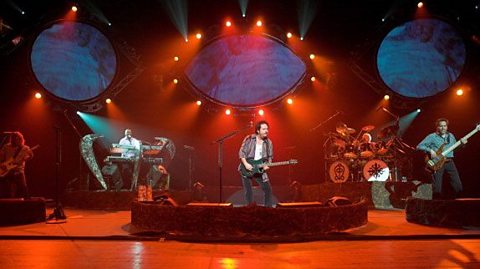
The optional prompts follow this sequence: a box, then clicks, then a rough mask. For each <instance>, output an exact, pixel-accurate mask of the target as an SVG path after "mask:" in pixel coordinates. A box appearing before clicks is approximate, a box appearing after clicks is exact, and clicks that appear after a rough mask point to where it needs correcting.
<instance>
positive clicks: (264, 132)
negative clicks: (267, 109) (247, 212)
mask: <svg viewBox="0 0 480 269" xmlns="http://www.w3.org/2000/svg"><path fill="white" fill-rule="evenodd" d="M268 128H269V125H268V123H267V122H266V121H259V122H258V123H257V124H256V125H255V134H251V135H248V136H247V137H245V139H244V140H243V142H242V146H241V147H240V150H239V152H238V154H239V158H240V161H241V162H242V164H243V165H244V166H245V168H246V169H247V170H249V171H252V168H253V167H252V165H251V164H249V163H248V162H247V159H253V160H260V159H262V160H263V161H266V162H272V159H273V144H272V141H271V140H270V139H269V138H268ZM238 169H239V171H240V166H239V168H238ZM268 169H269V167H268V166H265V167H264V171H266V170H268ZM241 179H242V184H243V188H244V192H245V200H246V202H247V205H253V204H254V203H253V193H252V182H251V181H252V180H255V181H256V182H257V183H258V184H259V185H260V187H261V188H262V190H263V193H264V205H265V207H272V206H273V204H272V186H271V185H270V180H269V178H268V175H267V173H262V174H261V175H255V176H253V177H246V176H243V175H242V176H241Z"/></svg>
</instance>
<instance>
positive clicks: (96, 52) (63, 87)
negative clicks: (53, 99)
mask: <svg viewBox="0 0 480 269" xmlns="http://www.w3.org/2000/svg"><path fill="white" fill-rule="evenodd" d="M31 64H32V70H33V73H34V74H35V77H36V78H37V80H38V81H39V82H40V84H41V85H42V86H43V87H44V88H45V89H46V90H47V91H49V92H50V93H52V94H53V95H55V96H57V97H60V98H63V99H66V100H70V101H83V100H88V99H91V98H94V97H96V96H98V95H100V94H101V93H102V92H103V91H105V90H106V89H107V87H108V86H109V85H110V83H111V82H112V80H113V77H114V76H115V72H116V69H117V59H116V55H115V51H114V49H113V47H112V45H111V43H110V42H109V41H108V39H107V38H106V37H105V36H104V35H103V34H102V33H101V32H100V31H99V30H97V29H96V28H94V27H93V26H90V25H88V24H85V23H79V22H62V23H56V24H53V25H51V26H50V27H49V28H47V29H45V30H43V31H42V32H41V33H40V34H39V35H38V37H37V38H36V40H35V42H34V44H33V47H32V53H31Z"/></svg>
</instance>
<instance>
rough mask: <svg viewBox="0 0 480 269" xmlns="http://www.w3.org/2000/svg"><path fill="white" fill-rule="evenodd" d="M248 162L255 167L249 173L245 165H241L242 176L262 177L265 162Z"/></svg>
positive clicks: (249, 160) (248, 160)
mask: <svg viewBox="0 0 480 269" xmlns="http://www.w3.org/2000/svg"><path fill="white" fill-rule="evenodd" d="M247 162H248V163H249V164H250V165H252V166H253V169H252V171H248V170H247V168H245V165H243V163H241V164H240V174H241V175H242V176H244V177H253V176H256V175H258V176H260V175H262V174H263V173H264V172H265V171H264V170H263V164H264V162H263V160H253V159H247Z"/></svg>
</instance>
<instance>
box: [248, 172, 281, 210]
mask: <svg viewBox="0 0 480 269" xmlns="http://www.w3.org/2000/svg"><path fill="white" fill-rule="evenodd" d="M241 178H242V183H243V190H244V192H245V201H246V202H247V205H250V204H252V203H253V192H252V180H253V179H255V181H257V183H258V185H260V187H261V188H262V191H263V194H264V205H265V207H273V203H272V186H271V185H270V181H266V182H264V181H263V179H262V177H261V176H259V177H244V176H241Z"/></svg>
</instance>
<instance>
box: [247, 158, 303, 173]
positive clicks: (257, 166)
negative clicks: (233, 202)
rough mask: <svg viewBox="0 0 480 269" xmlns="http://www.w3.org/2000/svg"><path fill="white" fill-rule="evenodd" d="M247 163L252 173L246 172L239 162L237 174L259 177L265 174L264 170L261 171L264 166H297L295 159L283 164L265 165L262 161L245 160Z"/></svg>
mask: <svg viewBox="0 0 480 269" xmlns="http://www.w3.org/2000/svg"><path fill="white" fill-rule="evenodd" d="M247 163H249V164H250V165H252V166H253V168H252V171H248V170H247V168H245V165H243V163H242V162H241V163H240V171H239V172H240V174H241V175H242V176H244V177H253V176H261V175H262V174H263V173H264V172H265V170H264V169H263V168H264V167H265V166H268V167H273V166H280V165H291V164H297V163H298V161H297V160H295V159H291V160H288V161H283V162H275V163H266V162H264V161H263V160H253V159H247Z"/></svg>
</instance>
